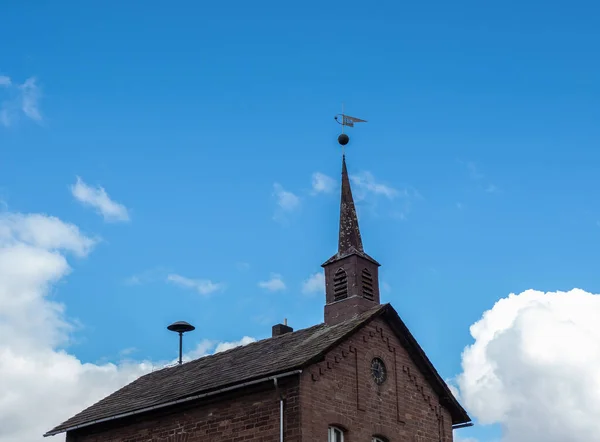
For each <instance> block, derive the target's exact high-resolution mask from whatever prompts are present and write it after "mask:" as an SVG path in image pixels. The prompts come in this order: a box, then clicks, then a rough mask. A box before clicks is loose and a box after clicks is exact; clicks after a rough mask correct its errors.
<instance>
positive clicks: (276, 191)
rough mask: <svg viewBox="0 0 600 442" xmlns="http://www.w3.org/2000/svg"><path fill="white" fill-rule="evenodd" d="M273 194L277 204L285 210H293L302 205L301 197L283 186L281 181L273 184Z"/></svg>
mask: <svg viewBox="0 0 600 442" xmlns="http://www.w3.org/2000/svg"><path fill="white" fill-rule="evenodd" d="M273 195H274V196H275V198H276V199H277V205H278V206H279V207H280V208H281V210H283V211H285V212H291V211H293V210H295V209H297V208H298V207H299V206H300V198H298V197H297V196H296V195H294V194H293V193H292V192H289V191H287V190H285V189H284V188H283V186H282V185H281V184H279V183H275V184H273Z"/></svg>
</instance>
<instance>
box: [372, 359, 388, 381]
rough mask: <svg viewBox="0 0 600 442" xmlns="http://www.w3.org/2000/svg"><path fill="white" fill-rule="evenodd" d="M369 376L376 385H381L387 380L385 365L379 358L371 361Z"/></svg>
mask: <svg viewBox="0 0 600 442" xmlns="http://www.w3.org/2000/svg"><path fill="white" fill-rule="evenodd" d="M371 376H373V380H374V381H375V383H376V384H377V385H381V384H383V383H384V382H385V380H386V378H387V371H386V369H385V364H384V363H383V361H382V360H381V359H379V358H375V359H373V360H372V361H371Z"/></svg>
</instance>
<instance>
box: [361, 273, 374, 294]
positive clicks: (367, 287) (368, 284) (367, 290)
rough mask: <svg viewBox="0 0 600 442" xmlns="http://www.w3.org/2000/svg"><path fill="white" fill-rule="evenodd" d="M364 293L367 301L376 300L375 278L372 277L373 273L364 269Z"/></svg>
mask: <svg viewBox="0 0 600 442" xmlns="http://www.w3.org/2000/svg"><path fill="white" fill-rule="evenodd" d="M362 292H363V296H364V297H365V298H367V299H371V300H373V299H374V294H373V277H372V276H371V272H369V271H368V270H367V269H363V271H362Z"/></svg>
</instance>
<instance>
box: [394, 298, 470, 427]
mask: <svg viewBox="0 0 600 442" xmlns="http://www.w3.org/2000/svg"><path fill="white" fill-rule="evenodd" d="M386 307H387V308H386V309H385V311H384V312H382V313H384V314H385V315H387V316H388V317H389V319H390V324H391V325H392V327H393V328H397V329H396V330H394V331H395V332H396V335H397V336H398V337H399V338H400V339H402V338H405V339H406V344H407V347H408V349H409V352H410V353H411V356H412V357H413V358H414V359H416V360H417V362H421V363H422V365H423V367H421V368H422V369H423V371H424V372H426V373H423V374H425V375H426V377H427V378H428V380H429V382H430V384H431V385H432V386H433V387H434V389H435V390H437V391H436V393H437V394H438V395H439V397H440V402H441V403H442V404H443V405H445V406H446V408H447V409H448V411H449V412H450V415H451V416H452V425H460V424H469V423H471V418H470V417H469V415H468V413H467V411H466V410H465V409H464V408H463V407H462V405H460V403H459V402H458V400H457V399H456V397H454V394H453V393H452V391H451V390H450V388H449V387H448V385H447V384H446V382H445V381H444V380H443V379H442V377H441V376H440V375H439V373H438V372H437V370H436V369H435V367H434V366H433V364H432V363H431V361H430V360H429V358H428V357H427V355H426V354H425V351H424V350H423V349H422V348H421V346H420V345H419V343H418V342H417V340H416V339H415V337H414V336H413V335H412V333H411V332H410V330H409V329H408V327H407V326H406V324H404V321H402V319H401V318H400V316H399V315H398V312H396V310H394V308H393V307H392V306H391V305H390V304H387V306H386ZM410 350H412V351H410ZM427 372H428V374H429V376H427Z"/></svg>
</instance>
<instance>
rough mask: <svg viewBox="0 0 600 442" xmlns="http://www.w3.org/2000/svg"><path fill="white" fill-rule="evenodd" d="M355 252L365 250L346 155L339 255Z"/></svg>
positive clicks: (343, 159)
mask: <svg viewBox="0 0 600 442" xmlns="http://www.w3.org/2000/svg"><path fill="white" fill-rule="evenodd" d="M353 252H363V253H364V250H363V244H362V238H361V237H360V229H359V228H358V217H357V216H356V207H355V206H354V199H353V198H352V189H351V188H350V179H349V178H348V169H346V155H343V156H342V198H341V202H340V233H339V241H338V255H339V256H343V255H347V254H350V253H353Z"/></svg>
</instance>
